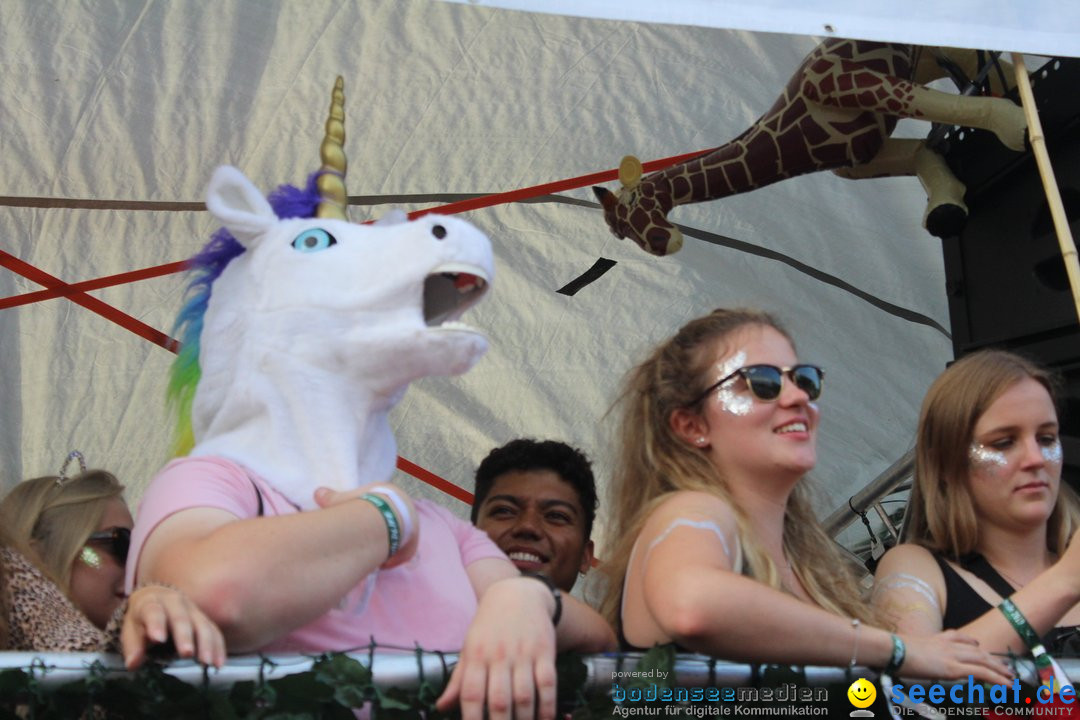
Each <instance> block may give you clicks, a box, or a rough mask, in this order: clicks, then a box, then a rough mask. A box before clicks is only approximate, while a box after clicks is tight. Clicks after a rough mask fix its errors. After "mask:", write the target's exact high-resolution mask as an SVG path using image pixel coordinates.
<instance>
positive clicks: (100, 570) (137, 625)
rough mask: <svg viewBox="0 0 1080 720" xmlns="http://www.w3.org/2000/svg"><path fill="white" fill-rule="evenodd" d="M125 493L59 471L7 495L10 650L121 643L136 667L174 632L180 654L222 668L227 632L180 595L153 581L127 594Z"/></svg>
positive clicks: (105, 476) (3, 551)
mask: <svg viewBox="0 0 1080 720" xmlns="http://www.w3.org/2000/svg"><path fill="white" fill-rule="evenodd" d="M74 458H78V459H79V460H80V464H81V463H82V458H81V455H79V454H77V453H73V454H72V456H71V457H69V461H70V460H71V459H74ZM66 465H67V463H65V469H66ZM123 490H124V487H123V485H121V484H120V483H119V482H118V481H117V479H116V478H115V477H113V476H112V475H111V474H110V473H108V472H105V471H103V470H89V471H87V470H85V468H84V469H83V470H82V472H80V473H79V474H77V475H74V476H72V477H68V476H66V475H64V470H61V475H59V476H48V477H39V478H35V479H33V480H27V481H25V482H22V483H19V484H18V485H16V486H15V488H14V489H13V490H12V491H11V492H10V493H8V495H7V496H6V497H5V498H4V500H3V501H2V502H0V528H4V532H5V537H3V538H0V561H2V566H3V603H2V607H3V610H4V611H5V617H4V621H5V622H4V625H5V626H6V638H5V640H4V644H5V646H6V649H8V650H23V651H42V652H65V651H67V652H76V651H106V650H108V651H113V650H121V651H122V652H123V654H124V658H125V661H126V663H127V665H128V666H129V667H135V666H137V665H139V664H140V663H141V662H142V661H143V660H144V659H145V657H146V650H147V648H148V647H149V646H151V645H154V644H159V643H163V642H165V641H166V640H168V639H169V638H170V637H171V638H172V641H173V644H174V646H175V647H176V651H177V653H178V654H179V655H180V656H181V657H196V658H198V660H199V661H201V662H203V663H206V664H208V665H215V666H221V665H222V664H223V662H224V659H225V646H224V640H223V639H222V636H221V633H220V631H219V630H218V628H217V626H215V625H214V624H213V623H212V622H211V621H210V620H209V619H208V618H207V617H206V616H205V615H204V614H203V613H202V612H201V611H200V610H199V609H198V608H196V607H195V606H194V605H193V604H192V603H191V602H189V601H188V600H187V599H186V598H185V597H184V596H183V595H182V594H181V593H179V592H178V591H176V590H174V589H172V588H169V587H164V586H161V585H147V586H145V587H142V588H139V589H137V590H135V591H134V592H133V593H132V594H131V596H130V597H126V596H125V594H124V563H125V561H126V559H127V551H128V545H129V542H130V538H131V526H132V518H131V512H130V511H129V510H128V507H127V505H126V504H125V502H124V498H123V494H122V493H123Z"/></svg>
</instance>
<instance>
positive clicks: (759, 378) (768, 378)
mask: <svg viewBox="0 0 1080 720" xmlns="http://www.w3.org/2000/svg"><path fill="white" fill-rule="evenodd" d="M736 375H738V376H740V377H742V379H743V380H745V381H746V385H747V387H749V388H750V392H751V394H753V396H754V397H756V398H757V399H758V400H765V401H770V400H775V399H776V398H778V397H780V389H781V388H782V387H783V384H784V376H785V375H787V376H788V377H789V378H790V379H791V382H793V383H795V387H797V388H799V389H800V390H802V391H803V392H804V393H806V396H807V397H809V398H810V399H811V400H817V399H818V398H819V397H821V383H822V381H823V380H824V379H825V371H824V370H822V369H821V368H819V367H818V366H817V365H793V366H792V367H786V368H781V367H776V366H775V365H747V366H746V367H741V368H739V369H738V370H736V371H735V372H733V373H731V374H730V375H726V376H724V377H722V378H720V379H719V380H717V381H716V382H714V383H713V384H712V385H710V386H709V387H707V388H705V390H704V391H703V392H702V393H701V394H700V395H698V396H697V397H696V398H694V400H693V402H691V403H690V405H697V404H698V403H699V402H701V401H702V400H703V399H704V398H706V397H708V395H709V393H711V392H712V391H713V390H715V389H716V388H718V387H720V386H721V385H723V384H724V383H726V382H727V381H728V380H730V379H731V378H733V377H735V376H736Z"/></svg>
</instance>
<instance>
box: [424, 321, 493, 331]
mask: <svg viewBox="0 0 1080 720" xmlns="http://www.w3.org/2000/svg"><path fill="white" fill-rule="evenodd" d="M428 329H429V330H465V331H467V332H474V333H478V332H480V331H479V330H477V329H476V328H474V327H473V326H472V325H468V324H466V323H463V322H456V321H454V320H448V321H447V322H444V323H443V324H442V325H435V326H432V327H429V328H428Z"/></svg>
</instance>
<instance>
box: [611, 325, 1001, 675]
mask: <svg viewBox="0 0 1080 720" xmlns="http://www.w3.org/2000/svg"><path fill="white" fill-rule="evenodd" d="M823 378H824V373H823V372H822V371H821V369H820V368H818V367H816V366H814V365H809V364H805V363H803V362H801V361H800V360H799V358H798V356H797V355H796V353H795V347H794V344H793V343H792V341H791V339H790V337H789V336H788V335H787V333H786V332H785V331H784V330H783V329H782V328H781V327H780V326H779V324H778V323H777V322H776V321H775V320H774V319H773V318H772V317H771V316H769V315H767V314H765V313H762V312H758V311H754V310H741V309H740V310H715V311H713V312H712V313H710V314H709V315H706V316H705V317H701V318H698V319H696V320H692V321H691V322H689V323H687V324H686V325H685V326H683V327H682V328H681V329H680V330H679V332H678V333H677V334H676V335H675V336H674V337H672V338H671V339H670V340H668V341H667V342H665V343H663V344H662V345H660V346H659V347H658V348H656V349H655V350H654V351H653V352H652V353H651V354H650V356H649V357H648V358H647V359H646V360H645V361H644V362H643V363H641V364H640V365H638V366H637V367H636V368H634V369H633V370H632V371H631V372H630V375H629V377H628V379H627V381H626V384H625V388H624V391H623V394H622V396H621V398H620V404H621V407H622V411H623V412H622V419H621V423H622V424H621V430H620V436H619V453H618V458H617V464H616V473H615V477H614V479H613V481H612V483H611V484H610V485H609V490H610V506H609V507H611V509H612V517H611V521H610V522H609V528H608V530H609V542H608V544H607V547H608V548H609V549H610V553H611V556H610V557H609V558H608V559H607V561H606V562H605V563H604V566H603V567H604V568H606V569H607V572H608V573H609V575H610V580H611V582H610V584H609V589H608V595H607V597H606V598H605V607H604V609H605V611H606V614H607V616H608V618H609V619H610V620H611V621H613V622H614V623H615V624H616V626H617V627H618V629H619V632H620V636H621V638H622V639H623V641H624V646H625V647H627V648H648V647H651V646H653V645H655V644H660V643H675V644H677V646H678V647H679V648H681V649H683V650H687V651H694V652H701V653H705V654H709V655H713V656H716V657H722V658H725V659H730V660H736V661H744V662H779V663H791V664H818V665H848V664H849V663H855V664H859V665H866V666H871V667H879V668H885V669H887V670H889V671H891V672H896V671H901V672H903V673H904V674H905V675H915V676H920V677H940V678H960V677H966V676H967V675H969V674H972V675H974V676H975V677H977V678H980V679H982V680H985V681H987V682H994V683H1003V682H1007V681H1008V677H1007V670H1006V668H1005V667H1004V665H1003V664H1002V663H1001V662H1000V661H998V660H996V659H994V658H992V657H991V656H989V655H988V654H987V653H985V652H984V651H982V650H980V649H979V648H978V647H977V645H976V644H975V642H974V641H972V640H970V639H968V638H966V637H964V636H961V635H960V634H958V633H955V632H947V633H942V634H939V635H935V636H931V637H918V636H911V635H902V636H900V635H893V634H891V633H890V632H888V631H887V630H883V629H880V628H878V627H875V622H876V621H875V617H874V615H873V613H872V612H871V611H870V610H869V609H868V607H867V606H865V605H864V604H863V602H862V601H861V599H860V597H859V595H858V592H857V590H856V584H855V581H854V577H853V575H852V573H851V572H850V571H849V570H848V569H847V563H846V562H845V559H844V557H843V556H842V554H841V553H840V551H839V549H838V548H836V546H835V545H834V544H833V542H832V541H831V540H830V538H829V537H828V536H827V535H826V534H825V533H824V531H823V530H822V529H821V527H820V525H819V524H818V523H817V521H816V520H815V518H814V515H813V513H812V511H811V507H810V504H809V502H808V500H807V496H806V492H807V491H806V487H805V483H804V482H803V476H804V475H806V473H808V472H809V471H810V470H811V469H812V468H813V467H814V464H815V463H816V461H817V449H816V442H817V428H818V412H819V411H818V406H817V402H816V401H817V400H818V398H819V396H820V395H821V390H822V381H823Z"/></svg>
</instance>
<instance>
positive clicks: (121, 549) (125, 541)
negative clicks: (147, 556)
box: [86, 527, 131, 565]
mask: <svg viewBox="0 0 1080 720" xmlns="http://www.w3.org/2000/svg"><path fill="white" fill-rule="evenodd" d="M86 542H88V543H91V542H96V543H101V544H102V545H104V546H105V549H106V550H107V551H108V552H109V554H110V555H112V556H113V557H114V558H116V560H117V562H119V563H120V564H121V565H123V564H124V563H126V562H127V556H128V549H130V548H131V529H130V528H125V527H114V528H113V529H111V530H102V531H101V532H96V533H91V534H90V537H88V538H86Z"/></svg>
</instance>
